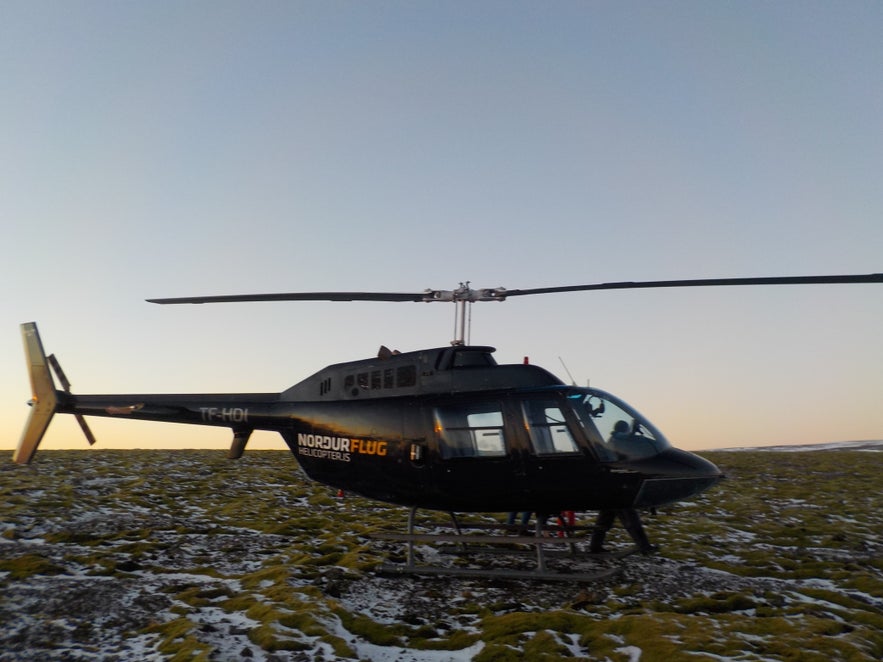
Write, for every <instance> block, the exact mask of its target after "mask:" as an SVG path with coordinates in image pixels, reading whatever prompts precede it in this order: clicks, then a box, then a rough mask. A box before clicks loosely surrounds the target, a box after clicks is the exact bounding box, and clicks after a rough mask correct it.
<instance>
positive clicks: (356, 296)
mask: <svg viewBox="0 0 883 662" xmlns="http://www.w3.org/2000/svg"><path fill="white" fill-rule="evenodd" d="M426 296H427V295H426V293H425V292H416V293H395V292H280V293H277V294H222V295H219V296H207V297H172V298H166V299H147V301H148V302H149V303H160V304H170V303H236V302H242V301H424V300H425V299H426Z"/></svg>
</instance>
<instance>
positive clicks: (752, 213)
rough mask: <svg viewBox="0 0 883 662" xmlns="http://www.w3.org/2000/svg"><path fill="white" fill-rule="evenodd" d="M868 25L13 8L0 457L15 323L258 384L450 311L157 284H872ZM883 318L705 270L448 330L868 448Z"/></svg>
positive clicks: (105, 433) (368, 7)
mask: <svg viewBox="0 0 883 662" xmlns="http://www.w3.org/2000/svg"><path fill="white" fill-rule="evenodd" d="M881 31H883V4H881V3H879V2H862V1H859V0H855V1H850V2H846V3H842V2H815V1H812V0H809V1H807V0H801V1H799V2H791V1H782V2H775V3H772V2H753V1H750V0H749V1H747V2H699V1H682V0H673V1H671V2H665V3H657V2H629V1H625V2H621V1H616V2H605V1H597V2H588V1H587V2H566V1H560V2H556V1H553V2H542V3H541V2H517V1H516V2H496V1H494V0H487V1H483V2H477V3H467V2H446V3H442V2H420V1H417V2H386V1H377V2H355V1H346V2H340V1H335V0H331V1H327V0H326V1H322V2H318V1H317V2H310V1H303V2H298V1H287V2H276V1H273V0H265V1H262V2H259V3H254V2H229V1H226V0H211V1H207V0H205V1H201V0H192V1H189V2H184V3H182V2H171V1H165V0H157V1H153V2H110V1H105V2H102V1H98V0H88V1H84V0H70V1H68V2H54V1H44V0H27V1H24V0H22V1H10V0H0V81H2V85H3V94H2V98H3V103H2V104H0V154H2V158H0V232H2V234H0V252H2V259H0V449H12V448H14V447H15V445H16V443H17V442H18V438H19V435H20V433H21V429H22V428H23V426H24V422H25V420H26V418H27V414H28V408H27V406H26V402H27V400H28V399H29V398H30V385H29V382H28V376H27V373H26V371H25V364H24V359H23V356H22V343H21V337H20V333H19V329H18V325H19V324H20V323H22V322H29V321H36V322H37V323H38V325H39V328H40V331H41V334H42V337H43V342H44V345H45V347H46V350H47V352H51V353H54V354H55V355H56V356H57V357H58V359H59V361H60V363H61V365H62V366H63V368H64V370H65V372H66V373H67V376H68V377H69V379H70V381H71V382H72V384H73V391H74V392H75V393H83V394H86V393H190V392H192V393H214V392H267V391H282V390H284V389H285V388H287V387H288V386H290V385H292V384H294V383H296V382H299V381H300V380H302V379H304V378H306V377H307V376H309V375H311V374H312V373H314V372H316V371H317V370H319V369H321V368H322V367H324V366H325V365H327V364H330V363H338V362H342V361H347V360H355V359H361V358H367V357H371V356H374V355H375V354H376V352H377V349H378V347H379V346H380V345H382V344H383V345H387V346H389V347H392V348H396V349H400V350H401V351H410V350H416V349H420V348H426V347H437V346H443V345H446V344H447V343H448V342H449V341H450V340H451V338H452V337H453V334H454V306H453V305H452V304H441V303H435V304H431V305H430V304H423V303H365V302H353V303H334V302H298V303H250V304H218V305H213V306H208V305H205V306H158V305H154V304H150V303H146V302H145V299H147V298H154V297H173V296H189V295H210V294H240V293H252V292H297V291H333V290H344V291H353V290H359V291H362V290H364V291H377V292H415V291H422V290H423V289H425V288H432V289H454V288H456V287H457V286H458V285H459V284H460V282H465V281H469V282H471V284H472V286H473V287H497V286H503V287H507V288H511V289H526V288H536V287H548V286H558V285H578V284H587V283H595V282H608V281H622V280H654V279H681V278H715V277H748V276H791V275H810V274H838V273H856V274H861V273H879V272H883V186H881V185H880V173H881V172H883V40H881V39H880V34H881ZM881 328H883V285H880V284H868V285H824V286H785V287H752V288H701V289H691V290H686V289H678V290H645V291H614V292H577V293H566V294H553V295H546V296H529V297H517V298H513V299H510V300H509V301H506V302H503V303H484V304H475V305H474V306H472V307H471V331H470V340H471V342H473V343H474V344H486V345H492V346H495V347H497V348H498V349H497V353H496V356H497V359H498V361H499V362H501V363H513V362H521V361H522V359H523V357H525V356H529V357H530V361H531V362H532V363H535V364H537V365H542V366H544V367H546V368H548V369H550V370H551V371H552V372H555V373H556V374H558V375H559V376H560V377H562V378H563V379H564V380H565V381H570V379H571V377H570V375H572V378H573V379H574V380H575V381H576V382H577V383H579V384H586V383H591V385H592V386H597V387H599V388H603V389H605V390H608V391H611V392H613V393H616V394H617V395H619V396H620V397H622V398H623V399H625V400H626V401H627V402H630V403H631V404H633V405H634V406H635V407H636V408H637V409H638V410H639V411H641V412H642V413H643V414H644V415H646V416H647V417H648V418H650V420H652V421H653V422H654V423H655V424H656V426H657V427H658V428H660V429H661V430H662V431H663V433H665V435H666V436H667V437H668V438H669V440H670V441H671V442H672V443H673V444H674V445H676V446H678V447H680V448H684V449H687V450H707V449H714V448H722V447H732V446H761V445H771V444H798V443H799V444H806V443H820V442H831V441H847V440H862V439H881V438H883V407H881V405H880V400H881V395H883V369H881V368H883V343H880V340H879V337H880V330H881ZM565 366H566V368H565ZM91 425H92V429H93V431H94V432H95V435H96V436H97V438H98V445H97V448H121V447H141V448H160V447H198V448H207V447H217V448H225V447H227V446H228V445H229V442H230V434H229V431H228V430H226V429H223V428H202V427H191V426H181V425H172V424H161V423H140V422H132V421H116V420H108V419H92V421H91ZM42 447H43V448H45V449H51V448H85V447H86V442H85V441H84V440H83V438H82V436H81V434H80V432H79V429H78V428H77V426H76V423H75V422H74V420H73V419H72V417H70V416H57V417H56V418H55V420H54V421H53V424H52V426H51V427H50V429H49V432H48V433H47V435H46V437H45V439H44V441H43V446H42ZM262 447H263V448H284V446H283V445H282V442H281V440H279V439H278V437H277V436H276V435H273V434H271V433H256V434H255V436H254V437H253V439H252V441H251V442H250V444H249V448H262Z"/></svg>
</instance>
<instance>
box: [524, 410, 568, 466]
mask: <svg viewBox="0 0 883 662" xmlns="http://www.w3.org/2000/svg"><path fill="white" fill-rule="evenodd" d="M522 408H523V411H524V423H525V427H527V431H528V434H529V435H530V443H531V448H532V449H533V452H534V453H536V454H537V455H551V454H555V453H576V452H578V451H579V448H578V447H577V445H576V442H575V441H574V440H573V435H571V433H570V430H569V429H568V428H567V422H566V421H565V419H564V412H562V411H561V407H560V406H559V405H558V403H557V402H556V401H554V400H526V401H525V402H524V403H523V405H522Z"/></svg>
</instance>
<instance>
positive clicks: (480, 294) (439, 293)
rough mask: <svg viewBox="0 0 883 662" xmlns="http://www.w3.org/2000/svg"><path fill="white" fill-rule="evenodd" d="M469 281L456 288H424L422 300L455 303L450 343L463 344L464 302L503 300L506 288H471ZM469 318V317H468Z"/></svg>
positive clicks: (464, 327)
mask: <svg viewBox="0 0 883 662" xmlns="http://www.w3.org/2000/svg"><path fill="white" fill-rule="evenodd" d="M469 282H470V281H468V280H467V281H466V282H465V283H460V287H458V288H457V289H456V290H425V292H424V294H425V296H424V298H423V301H426V302H427V303H428V302H432V301H453V302H454V303H455V304H456V309H455V311H454V339H453V340H452V341H451V344H452V345H465V344H466V332H467V323H466V318H467V307H466V304H472V303H474V302H476V301H505V300H506V288H505V287H495V288H487V287H486V288H482V289H479V290H473V289H472V288H471V287H469ZM470 319H471V318H470Z"/></svg>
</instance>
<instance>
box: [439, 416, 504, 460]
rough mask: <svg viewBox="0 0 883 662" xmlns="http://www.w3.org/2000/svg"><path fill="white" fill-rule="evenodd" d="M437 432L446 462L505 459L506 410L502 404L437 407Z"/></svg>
mask: <svg viewBox="0 0 883 662" xmlns="http://www.w3.org/2000/svg"><path fill="white" fill-rule="evenodd" d="M435 428H436V432H437V433H438V435H439V440H440V444H439V447H440V450H441V455H442V457H443V458H445V459H450V458H456V457H502V456H505V455H506V441H505V436H504V433H503V410H502V408H501V406H500V404H499V403H484V404H462V405H448V406H444V407H437V408H436V410H435Z"/></svg>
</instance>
